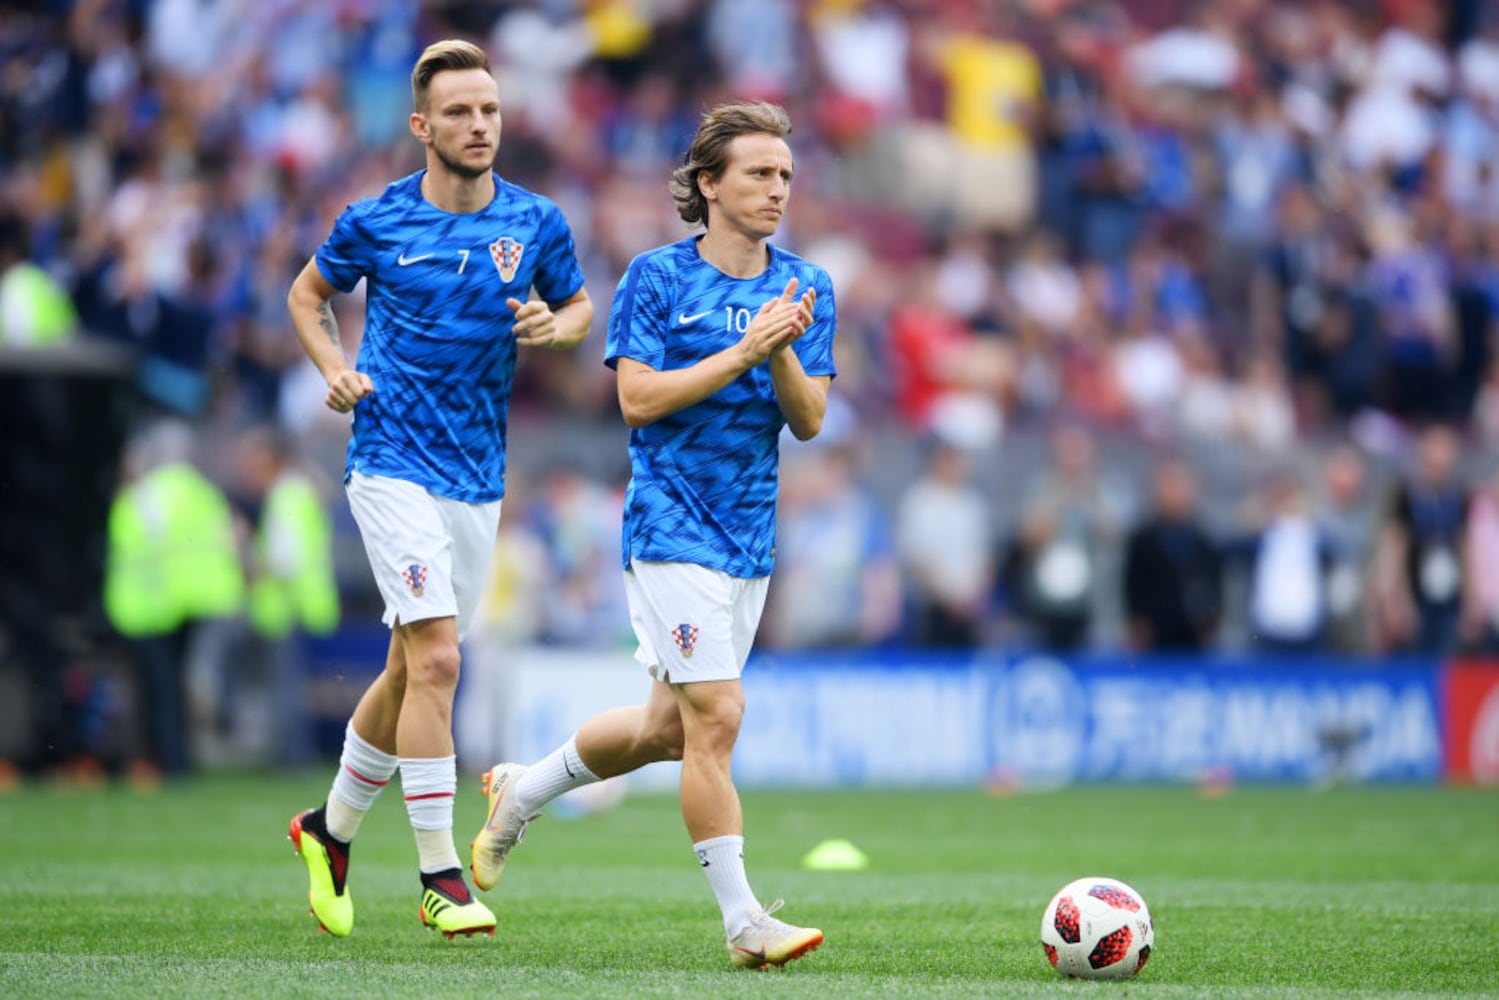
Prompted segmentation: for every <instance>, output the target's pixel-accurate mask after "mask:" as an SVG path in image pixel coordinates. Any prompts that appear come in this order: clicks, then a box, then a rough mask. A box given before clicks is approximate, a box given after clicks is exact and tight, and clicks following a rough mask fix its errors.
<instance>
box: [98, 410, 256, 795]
mask: <svg viewBox="0 0 1499 1000" xmlns="http://www.w3.org/2000/svg"><path fill="white" fill-rule="evenodd" d="M191 454H192V436H191V432H190V431H189V430H188V428H187V427H186V426H185V425H183V424H181V423H178V422H175V421H168V422H162V423H158V424H156V425H155V426H153V427H151V428H149V429H148V430H147V431H146V432H145V433H143V434H141V435H140V436H139V437H138V438H137V439H136V440H135V441H134V442H132V443H131V445H130V447H129V449H128V451H127V453H126V457H125V476H124V483H123V484H122V486H121V488H120V492H119V494H118V495H117V496H116V498H115V502H114V505H113V507H112V508H111V510H110V513H109V553H108V557H107V560H106V563H105V579H104V610H105V613H106V614H107V615H108V616H109V621H110V624H112V625H113V626H114V628H115V629H116V630H117V631H118V632H119V634H120V635H121V636H123V637H124V639H125V641H126V643H127V644H128V646H129V647H130V652H131V659H132V661H133V664H134V667H135V670H136V678H137V686H136V700H135V711H136V715H137V718H138V720H139V722H140V723H141V734H142V740H141V744H140V755H139V758H138V763H139V764H140V765H142V766H143V767H144V768H145V769H147V770H148V771H158V772H159V773H161V774H164V775H168V776H179V775H183V774H186V773H187V772H188V771H189V770H190V769H191V766H192V758H191V746H190V739H189V730H190V726H189V723H190V719H189V706H188V698H187V674H188V670H189V664H188V660H189V657H190V656H192V655H193V652H194V650H193V642H194V639H195V638H196V637H197V635H198V632H199V629H200V628H201V627H202V626H203V625H204V624H205V623H208V622H210V621H213V620H215V619H219V620H222V619H225V618H229V617H232V616H235V615H237V614H239V613H240V611H241V610H242V607H243V602H244V591H245V581H244V572H243V569H242V568H241V566H240V561H239V555H238V552H237V548H236V544H235V538H234V525H233V521H232V518H231V514H230V510H229V502H228V500H227V499H225V497H224V494H223V493H222V492H220V490H219V489H218V487H216V486H215V485H214V484H213V483H211V482H209V481H208V480H207V479H206V478H204V476H203V474H202V473H200V472H199V471H198V470H197V469H196V468H195V467H194V466H193V464H192V462H191ZM217 666H218V668H219V669H222V666H223V665H222V664H218V665H217Z"/></svg>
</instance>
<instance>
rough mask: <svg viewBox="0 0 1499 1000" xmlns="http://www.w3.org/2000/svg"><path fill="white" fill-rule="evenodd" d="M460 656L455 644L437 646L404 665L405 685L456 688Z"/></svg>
mask: <svg viewBox="0 0 1499 1000" xmlns="http://www.w3.org/2000/svg"><path fill="white" fill-rule="evenodd" d="M459 661H460V656H459V652H458V648H457V647H456V646H438V647H436V648H434V649H430V650H427V651H425V652H423V654H422V655H421V657H420V658H418V659H414V660H412V661H411V662H409V663H408V664H407V665H406V670H407V674H408V677H407V681H406V683H407V686H408V687H414V686H418V685H420V686H423V687H435V688H449V689H452V688H456V687H457V686H458V667H459Z"/></svg>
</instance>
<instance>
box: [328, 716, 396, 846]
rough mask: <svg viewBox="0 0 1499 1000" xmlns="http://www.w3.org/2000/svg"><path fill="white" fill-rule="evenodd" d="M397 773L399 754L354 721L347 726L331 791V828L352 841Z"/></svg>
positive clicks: (329, 794)
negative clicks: (361, 730) (373, 741)
mask: <svg viewBox="0 0 1499 1000" xmlns="http://www.w3.org/2000/svg"><path fill="white" fill-rule="evenodd" d="M395 773H396V756H395V754H389V753H386V752H385V751H384V750H380V749H378V748H377V747H375V746H374V745H372V744H371V743H369V742H368V741H367V740H365V739H364V737H362V736H360V735H359V734H358V733H356V732H355V731H354V723H353V722H352V721H351V722H350V723H349V724H348V725H347V726H345V727H344V749H343V753H342V754H341V755H340V756H339V758H338V774H337V775H336V776H334V778H333V790H332V791H330V792H329V793H328V808H327V811H326V813H324V817H323V818H324V822H325V823H326V824H327V826H328V832H329V833H331V834H333V836H335V837H337V838H338V839H339V840H342V841H345V842H347V841H351V840H353V839H354V834H356V833H358V832H359V824H360V823H363V822H364V814H365V813H367V812H369V811H370V806H372V805H374V804H375V797H376V796H378V795H379V794H380V793H381V792H382V791H384V789H385V786H386V785H388V784H390V776H391V775H392V774H395Z"/></svg>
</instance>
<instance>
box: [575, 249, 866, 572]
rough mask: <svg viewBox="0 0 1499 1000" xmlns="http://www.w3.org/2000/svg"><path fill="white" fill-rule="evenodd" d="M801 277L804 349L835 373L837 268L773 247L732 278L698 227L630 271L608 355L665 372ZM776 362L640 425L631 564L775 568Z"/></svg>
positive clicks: (706, 348) (634, 456) (629, 531)
mask: <svg viewBox="0 0 1499 1000" xmlns="http://www.w3.org/2000/svg"><path fill="white" fill-rule="evenodd" d="M792 277H795V278H797V279H798V289H797V294H798V295H800V294H801V293H802V292H805V291H806V290H807V289H809V288H815V289H816V290H817V304H816V305H815V307H814V310H813V317H812V325H811V326H809V327H808V328H807V332H806V333H804V334H802V336H801V338H800V339H799V340H797V341H796V343H795V345H794V346H793V348H792V349H793V350H795V351H796V355H797V358H798V359H799V360H800V361H801V363H802V368H803V369H804V370H805V371H806V373H807V374H808V375H828V376H832V375H833V374H835V372H834V370H833V331H834V327H835V326H836V315H837V310H836V308H835V306H834V303H833V284H832V282H831V281H829V280H828V275H827V272H826V271H824V270H823V269H822V268H820V267H818V266H816V265H815V264H812V263H809V262H808V261H805V260H802V259H801V258H800V257H798V256H796V255H795V254H792V253H788V252H786V251H784V250H781V249H779V248H777V247H771V248H770V265H769V266H768V267H767V268H766V269H765V271H764V272H763V273H762V274H760V275H758V276H756V277H753V278H731V277H729V276H728V275H726V274H724V273H723V272H722V271H719V270H718V269H717V268H715V267H714V266H713V265H711V264H709V263H708V262H707V261H705V260H703V259H702V257H701V256H699V255H698V249H697V239H696V238H689V239H685V240H682V241H681V242H679V243H672V244H668V245H667V246H664V247H660V248H658V249H656V250H652V251H650V252H648V253H644V254H641V255H640V256H639V257H636V258H635V259H634V260H633V261H632V262H631V263H630V267H629V270H628V271H626V272H625V275H624V277H623V278H621V279H620V283H619V288H618V289H616V290H615V293H614V304H613V306H612V307H611V309H610V311H609V342H608V345H607V347H606V350H605V361H606V363H608V364H609V365H610V366H611V367H613V366H614V365H615V364H616V363H617V362H618V360H619V359H620V358H632V359H634V360H636V361H639V362H641V363H642V364H646V365H649V366H650V367H651V368H654V369H656V370H657V371H666V370H669V369H676V368H687V367H690V366H691V365H693V364H696V363H697V362H698V361H701V360H702V359H703V358H706V357H708V356H709V355H711V354H716V353H718V352H719V351H721V350H723V349H724V348H726V347H729V346H731V345H733V344H735V343H737V342H738V341H739V339H740V338H741V337H742V336H743V335H744V330H745V328H746V327H748V326H749V323H750V320H751V319H752V318H753V317H754V316H755V314H756V313H757V312H759V310H760V306H761V305H763V304H764V303H765V302H766V301H767V300H769V299H772V298H774V297H775V296H777V295H779V294H780V293H781V291H782V290H783V289H784V288H785V287H786V282H787V281H789V280H790V279H791V278H792ZM785 423H786V421H785V420H784V419H783V418H782V416H781V411H780V409H779V408H778V407H777V406H776V395H775V389H774V387H773V386H772V383H771V378H770V363H769V362H768V361H767V362H766V363H765V364H762V365H760V366H758V367H756V368H752V369H750V370H749V371H747V372H745V373H743V374H742V375H740V376H739V377H738V378H737V379H735V380H734V381H733V382H731V383H729V384H728V385H726V386H724V387H723V388H722V389H720V390H719V391H718V392H716V393H714V394H713V395H711V396H709V397H708V398H707V399H704V400H702V401H701V402H698V403H695V404H693V405H692V406H688V407H686V408H684V409H681V410H678V411H677V412H676V413H673V414H670V415H669V416H666V417H663V418H662V419H660V420H657V421H655V422H654V423H651V424H649V425H647V426H645V427H640V428H635V429H632V430H631V431H630V470H631V478H630V486H629V489H628V491H627V492H626V495H625V517H624V553H623V555H624V563H625V566H626V567H628V566H629V564H630V560H631V559H632V558H635V559H642V560H653V561H663V562H688V563H696V564H698V565H701V566H708V567H710V568H712V569H718V570H722V571H723V572H725V573H728V574H729V575H730V576H736V577H760V576H768V575H769V574H770V570H771V566H772V564H773V562H774V559H775V534H776V493H777V490H778V485H777V469H778V467H779V451H778V446H779V441H780V432H781V428H782V427H783V426H785Z"/></svg>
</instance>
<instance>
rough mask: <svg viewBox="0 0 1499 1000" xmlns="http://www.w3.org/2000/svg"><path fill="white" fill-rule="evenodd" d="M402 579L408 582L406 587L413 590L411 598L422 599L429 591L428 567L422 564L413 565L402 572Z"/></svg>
mask: <svg viewBox="0 0 1499 1000" xmlns="http://www.w3.org/2000/svg"><path fill="white" fill-rule="evenodd" d="M401 579H403V580H405V581H406V586H408V587H410V588H411V596H413V597H421V596H422V593H423V591H425V590H426V589H427V567H425V566H423V565H421V564H420V563H412V564H411V565H410V566H407V567H406V568H405V569H403V570H401Z"/></svg>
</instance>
